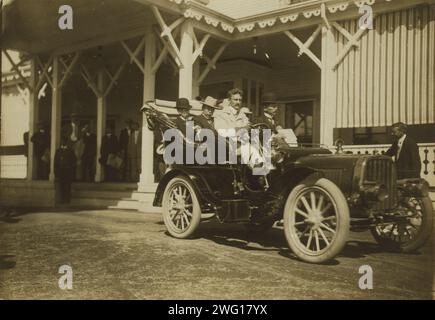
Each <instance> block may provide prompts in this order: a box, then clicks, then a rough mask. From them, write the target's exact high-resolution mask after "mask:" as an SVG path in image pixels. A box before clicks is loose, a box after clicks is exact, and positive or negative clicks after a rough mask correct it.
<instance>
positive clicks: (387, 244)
mask: <svg viewBox="0 0 435 320" xmlns="http://www.w3.org/2000/svg"><path fill="white" fill-rule="evenodd" d="M407 209H408V214H409V218H403V219H401V220H400V221H398V222H393V223H391V224H384V225H380V226H376V227H374V228H373V229H372V230H371V232H372V235H373V237H374V238H375V240H376V241H377V242H378V243H379V244H380V245H381V246H382V247H384V248H386V249H387V250H390V251H395V252H413V251H415V250H418V249H419V248H421V247H422V246H423V245H424V244H425V243H426V241H427V239H428V238H429V237H430V235H431V232H432V225H433V208H432V202H431V200H430V198H429V197H425V198H409V199H408V201H407Z"/></svg>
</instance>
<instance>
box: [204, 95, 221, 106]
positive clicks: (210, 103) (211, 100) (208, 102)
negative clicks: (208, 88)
mask: <svg viewBox="0 0 435 320" xmlns="http://www.w3.org/2000/svg"><path fill="white" fill-rule="evenodd" d="M202 104H203V106H207V107H210V108H213V109H222V106H219V104H218V100H217V99H215V98H213V97H210V96H208V97H207V98H205V100H204V101H202Z"/></svg>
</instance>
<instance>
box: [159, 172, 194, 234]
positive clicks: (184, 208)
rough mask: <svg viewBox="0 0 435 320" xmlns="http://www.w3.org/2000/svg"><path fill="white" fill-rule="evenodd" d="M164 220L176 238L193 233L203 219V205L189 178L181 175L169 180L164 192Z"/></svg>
mask: <svg viewBox="0 0 435 320" xmlns="http://www.w3.org/2000/svg"><path fill="white" fill-rule="evenodd" d="M162 207H163V221H164V223H165V226H166V228H167V230H168V232H169V233H170V234H171V236H173V237H175V238H180V239H185V238H189V237H191V236H192V235H193V233H194V232H195V231H196V230H197V228H198V225H199V223H200V221H201V207H200V205H199V201H198V197H197V195H196V192H195V189H194V187H193V185H192V183H191V182H190V180H189V179H187V178H185V177H182V176H179V177H175V178H173V179H172V180H171V181H169V183H168V185H167V186H166V189H165V192H164V194H163V204H162Z"/></svg>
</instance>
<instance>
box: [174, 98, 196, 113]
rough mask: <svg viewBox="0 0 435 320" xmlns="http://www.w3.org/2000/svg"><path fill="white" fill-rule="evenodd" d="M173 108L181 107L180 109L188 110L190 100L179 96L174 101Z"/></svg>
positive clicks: (190, 107)
mask: <svg viewBox="0 0 435 320" xmlns="http://www.w3.org/2000/svg"><path fill="white" fill-rule="evenodd" d="M175 108H177V109H181V110H190V109H192V106H191V105H190V102H189V100H188V99H186V98H179V99H178V100H177V102H176V103H175Z"/></svg>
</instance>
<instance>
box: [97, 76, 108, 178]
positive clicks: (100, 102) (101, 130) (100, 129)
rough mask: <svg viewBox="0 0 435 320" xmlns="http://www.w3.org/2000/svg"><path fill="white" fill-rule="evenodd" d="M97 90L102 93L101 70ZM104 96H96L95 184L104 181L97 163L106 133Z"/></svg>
mask: <svg viewBox="0 0 435 320" xmlns="http://www.w3.org/2000/svg"><path fill="white" fill-rule="evenodd" d="M97 89H98V91H99V92H100V93H101V92H104V73H103V70H99V71H98V74H97ZM106 101H107V100H106V96H105V95H103V94H100V95H98V96H97V153H96V154H97V156H96V157H95V161H96V166H95V169H96V170H95V182H102V181H104V173H103V166H102V165H101V164H100V162H99V161H98V159H99V157H100V150H101V143H102V141H103V136H104V134H105V131H106V112H107V110H106V109H107V107H106Z"/></svg>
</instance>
